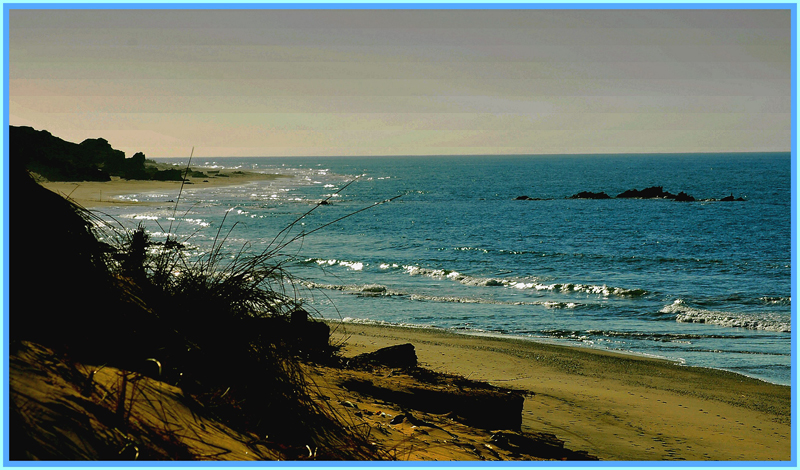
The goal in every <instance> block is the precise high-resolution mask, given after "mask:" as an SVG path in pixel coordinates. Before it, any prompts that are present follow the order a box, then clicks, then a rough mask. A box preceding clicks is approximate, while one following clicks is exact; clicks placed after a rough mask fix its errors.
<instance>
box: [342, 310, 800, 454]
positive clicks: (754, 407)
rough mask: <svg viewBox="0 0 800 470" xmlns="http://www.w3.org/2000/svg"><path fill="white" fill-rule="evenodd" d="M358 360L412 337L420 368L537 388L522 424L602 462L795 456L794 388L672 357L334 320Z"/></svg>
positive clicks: (345, 348)
mask: <svg viewBox="0 0 800 470" xmlns="http://www.w3.org/2000/svg"><path fill="white" fill-rule="evenodd" d="M327 323H328V324H329V325H330V326H331V330H332V333H331V340H332V343H333V344H341V345H342V355H343V356H345V357H351V356H354V355H357V354H361V353H367V352H372V351H374V350H377V349H379V348H382V347H386V346H391V345H396V344H402V343H411V344H413V345H414V346H415V350H416V354H417V357H418V359H419V363H420V365H422V366H423V367H425V368H428V369H431V370H434V371H436V372H444V373H450V374H457V375H461V376H463V377H466V378H469V379H472V380H479V381H484V382H488V383H490V384H493V385H499V386H503V387H508V388H513V389H519V390H523V391H525V392H527V393H529V395H528V397H526V399H525V404H524V407H523V430H525V431H532V432H549V433H553V434H555V435H556V436H558V438H559V439H562V440H564V441H565V442H566V446H567V447H568V448H570V449H582V450H586V451H589V452H590V453H592V454H594V455H597V456H598V457H600V458H601V459H602V460H624V461H631V460H644V461H653V460H676V459H677V460H698V461H707V460H743V461H746V460H752V461H762V460H789V459H791V449H792V441H791V421H792V417H791V395H792V394H791V387H789V386H786V385H777V384H771V383H769V382H765V381H762V380H759V379H755V378H749V377H746V376H744V375H741V374H736V373H734V372H728V371H723V370H719V369H710V368H703V367H693V366H688V367H687V366H683V365H680V363H677V362H674V361H669V360H666V359H656V358H651V357H644V356H638V355H628V354H623V353H617V352H611V351H603V350H597V349H591V348H581V347H575V346H567V345H554V344H550V343H543V342H536V341H533V340H526V339H517V338H495V337H489V336H476V335H464V334H458V333H452V332H448V331H444V330H437V329H425V328H409V327H400V326H387V325H365V324H358V323H343V322H339V321H327Z"/></svg>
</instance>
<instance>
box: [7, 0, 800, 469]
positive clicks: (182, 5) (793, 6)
mask: <svg viewBox="0 0 800 470" xmlns="http://www.w3.org/2000/svg"><path fill="white" fill-rule="evenodd" d="M190 8H191V9H207V10H215V9H251V8H260V9H305V10H312V9H334V10H343V9H452V10H464V9H469V10H474V9H521V8H522V9H573V10H578V9H587V8H592V9H610V10H614V9H719V10H722V9H744V10H746V9H789V10H791V16H792V26H791V37H792V44H791V50H792V63H791V87H792V88H791V99H792V103H791V123H792V124H791V125H792V139H791V155H792V157H791V174H792V182H791V185H792V186H791V187H792V203H791V226H792V231H791V237H792V239H791V247H792V256H791V262H792V272H791V279H792V287H791V295H792V299H793V302H792V307H791V311H792V325H793V326H792V341H791V350H792V351H791V353H792V358H793V363H792V371H791V382H792V431H791V439H792V444H791V455H792V458H791V460H790V461H781V462H751V461H744V462H650V461H648V462H592V463H587V462H533V463H532V462H417V463H414V462H266V463H265V462H158V463H157V464H156V465H153V463H152V462H113V463H110V462H62V461H56V462H16V461H15V462H13V463H12V462H10V461H9V459H8V450H9V423H8V413H7V410H8V394H9V378H8V369H9V362H8V354H9V349H8V347H9V335H8V329H9V318H8V311H9V295H8V294H9V264H8V255H9V252H10V251H9V230H8V229H9V219H8V216H9V210H8V208H9V205H8V200H9V187H8V182H7V180H6V178H7V175H8V174H9V159H8V124H9V103H8V101H9V62H8V60H9V58H8V55H9V54H8V53H9V50H8V42H9V32H8V25H9V11H10V10H14V9H190ZM0 40H2V43H1V45H2V47H0V54H2V62H3V98H2V99H3V164H2V166H0V184H2V204H0V206H1V207H0V243H2V253H0V265H2V275H0V278H1V279H2V291H0V302H1V303H2V309H3V314H2V322H0V334H1V335H2V336H0V337H2V348H1V349H0V384H1V385H2V389H1V390H2V400H1V403H2V406H1V407H0V417H1V418H2V445H1V447H0V456H2V459H1V460H0V462H2V465H3V466H4V467H6V466H13V467H37V468H49V467H86V468H106V467H140V466H147V467H154V468H175V467H243V466H246V467H253V466H274V467H347V468H365V467H370V468H386V467H417V468H441V467H444V468H456V467H460V468H471V467H478V466H479V467H497V468H503V467H509V468H516V467H548V468H549V467H569V468H577V467H583V468H631V467H634V468H639V467H681V468H707V467H723V468H773V467H795V468H796V467H797V464H798V460H797V445H798V441H797V438H798V436H797V406H798V389H797V329H796V327H797V319H798V317H797V306H796V304H795V299H797V288H798V277H797V274H798V272H797V261H798V260H797V248H798V244H797V241H798V240H797V210H798V207H800V205H798V203H800V195H799V194H798V192H797V176H798V175H797V159H798V153H797V130H798V128H797V3H796V2H769V3H757V2H752V1H749V2H746V3H737V2H730V1H728V2H725V3H722V2H720V3H714V2H705V3H666V2H659V3H641V2H637V3H633V2H631V3H624V2H615V3H606V2H603V1H602V0H599V1H597V2H591V1H585V2H581V3H553V2H548V3H530V2H520V3H513V2H504V3H486V2H483V1H481V2H480V3H471V2H468V1H467V2H465V1H463V0H456V1H453V2H437V3H398V2H392V3H375V2H374V0H367V1H364V2H358V1H357V0H356V1H351V2H348V3H340V2H337V1H336V0H331V1H330V2H329V3H328V2H324V1H323V2H315V3H300V2H299V3H286V2H282V3H246V2H241V3H197V2H196V1H194V0H188V1H186V2H180V1H178V2H171V3H130V2H120V3H113V2H108V1H103V2H97V3H92V2H83V3H70V2H63V3H61V2H49V3H25V2H15V3H4V4H3V35H2V39H0Z"/></svg>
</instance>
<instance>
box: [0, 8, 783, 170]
mask: <svg viewBox="0 0 800 470" xmlns="http://www.w3.org/2000/svg"><path fill="white" fill-rule="evenodd" d="M8 31H9V43H8V45H9V124H10V125H19V126H32V127H34V128H36V129H46V130H48V131H50V132H51V133H52V134H53V135H55V136H58V137H61V138H63V139H65V140H68V141H72V142H80V141H82V140H84V139H86V138H96V137H103V138H105V139H106V140H108V141H109V142H110V143H111V145H112V147H114V148H117V149H120V150H123V151H125V153H126V155H127V156H129V157H130V156H132V155H133V153H135V152H139V151H141V152H144V153H145V154H146V155H147V157H148V158H160V157H183V158H186V157H188V156H189V154H190V152H191V151H192V148H194V155H195V156H198V157H224V156H321V155H337V156H338V155H358V156H365V155H452V154H456V155H460V154H464V155H475V154H478V155H480V154H562V153H563V154H575V153H579V154H585V153H653V152H659V153H663V152H666V153H673V152H750V151H789V150H790V146H791V13H790V11H789V10H788V9H787V10H696V9H691V10H549V9H520V10H414V9H411V10H270V9H246V10H146V9H145V10H119V9H112V10H100V9H97V10H91V9H89V10H22V9H14V10H11V11H10V12H9V22H8Z"/></svg>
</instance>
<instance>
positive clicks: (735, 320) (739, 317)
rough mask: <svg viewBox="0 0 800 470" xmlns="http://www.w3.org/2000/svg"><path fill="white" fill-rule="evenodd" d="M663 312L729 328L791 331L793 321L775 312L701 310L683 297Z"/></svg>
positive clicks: (680, 320) (694, 321) (683, 320)
mask: <svg viewBox="0 0 800 470" xmlns="http://www.w3.org/2000/svg"><path fill="white" fill-rule="evenodd" d="M660 312H661V313H668V314H674V315H675V320H676V321H677V322H679V323H705V324H709V325H718V326H724V327H727V328H746V329H748V330H763V331H775V332H779V333H791V332H792V324H791V321H787V320H786V319H784V318H780V317H779V316H778V315H775V314H767V315H756V314H747V313H735V312H719V311H713V310H701V309H697V308H693V307H690V306H688V305H686V303H685V302H684V301H683V300H682V299H678V300H676V301H675V302H673V303H672V304H670V305H667V306H665V307H664V308H662V309H661V310H660Z"/></svg>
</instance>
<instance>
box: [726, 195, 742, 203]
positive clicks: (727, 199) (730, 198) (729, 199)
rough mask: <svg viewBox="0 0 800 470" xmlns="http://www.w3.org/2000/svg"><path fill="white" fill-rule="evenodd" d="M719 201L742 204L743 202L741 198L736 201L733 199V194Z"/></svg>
mask: <svg viewBox="0 0 800 470" xmlns="http://www.w3.org/2000/svg"><path fill="white" fill-rule="evenodd" d="M720 201H725V202H731V201H738V202H743V201H745V199H744V198H742V197H740V198H738V199H736V198H734V197H733V194H731V195H730V196H725V197H723V198H722V199H720Z"/></svg>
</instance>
